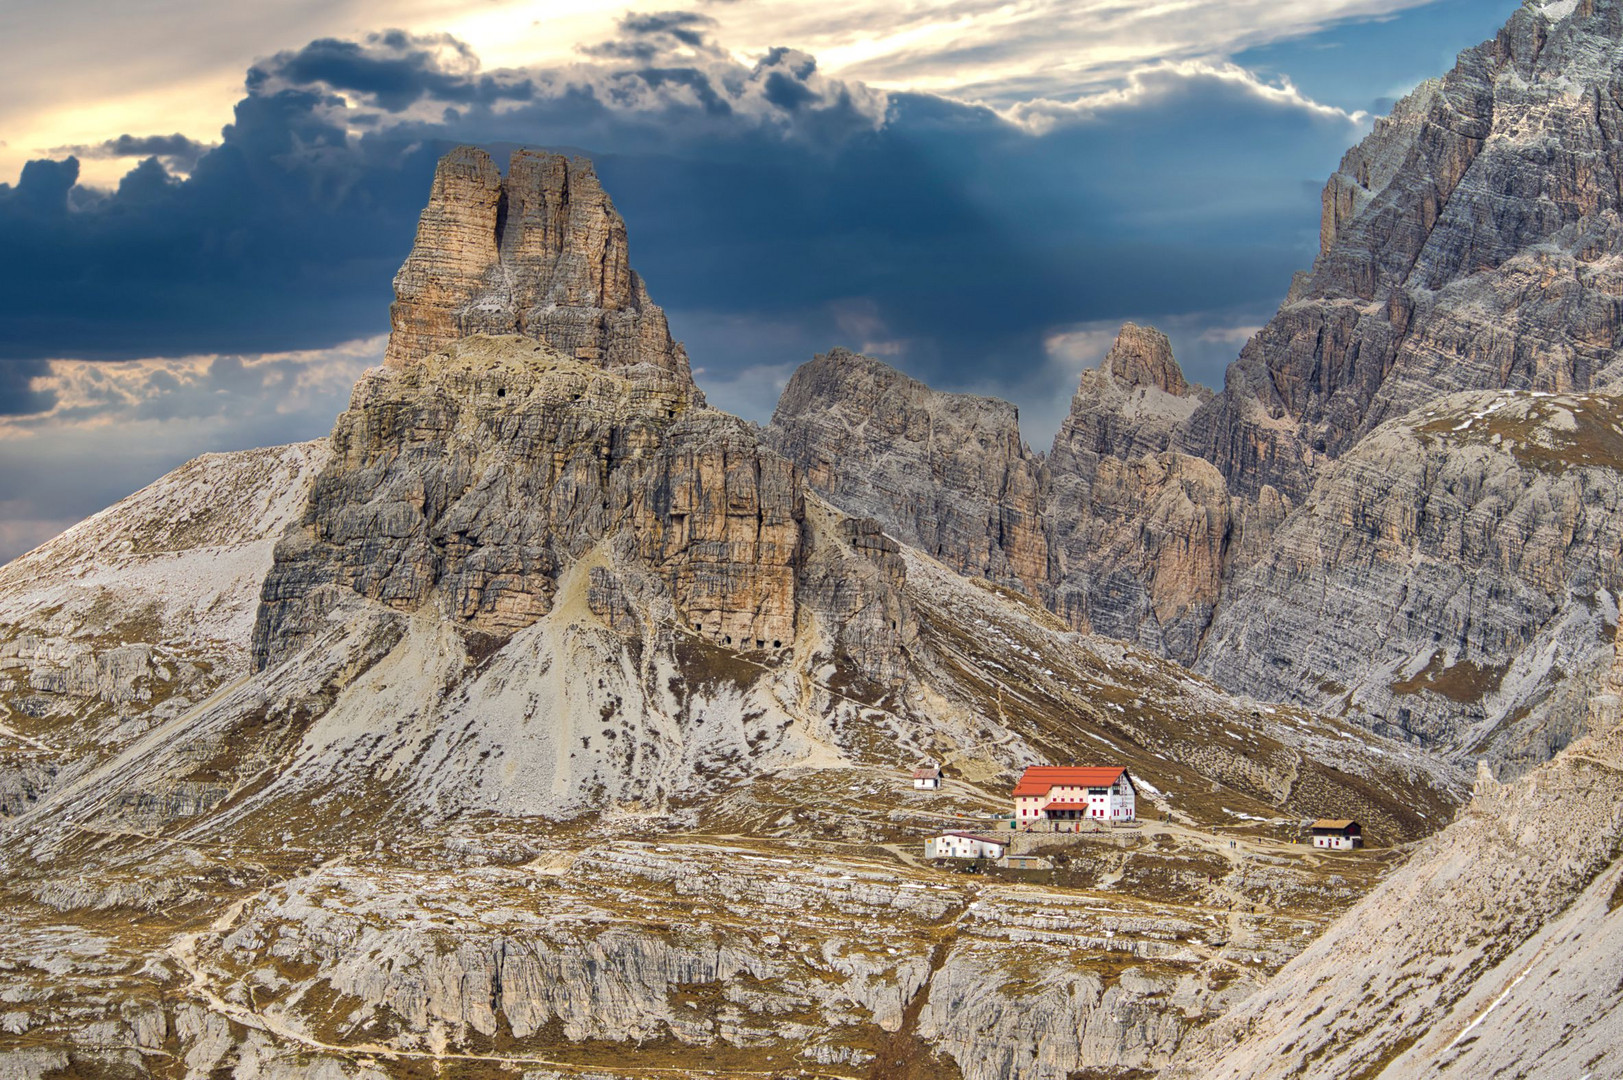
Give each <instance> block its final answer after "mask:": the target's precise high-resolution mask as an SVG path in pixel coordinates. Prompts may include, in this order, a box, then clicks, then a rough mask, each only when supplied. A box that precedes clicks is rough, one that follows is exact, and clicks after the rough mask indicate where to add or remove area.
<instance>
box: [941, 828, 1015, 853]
mask: <svg viewBox="0 0 1623 1080" xmlns="http://www.w3.org/2000/svg"><path fill="white" fill-rule="evenodd" d="M1008 850H1009V845H1008V844H1006V843H1004V842H1003V841H1001V840H989V839H987V838H986V837H984V836H976V835H975V834H973V833H962V832H950V833H942V834H941V835H940V836H932V837H930V839H928V840H926V841H925V842H924V857H925V858H926V859H1001V858H1003V855H1004V853H1005V852H1007V851H1008Z"/></svg>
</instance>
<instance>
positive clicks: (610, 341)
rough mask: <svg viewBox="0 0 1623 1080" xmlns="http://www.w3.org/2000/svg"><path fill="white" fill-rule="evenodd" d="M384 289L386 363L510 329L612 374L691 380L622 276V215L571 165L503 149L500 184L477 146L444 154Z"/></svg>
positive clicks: (642, 294)
mask: <svg viewBox="0 0 1623 1080" xmlns="http://www.w3.org/2000/svg"><path fill="white" fill-rule="evenodd" d="M394 292H395V301H394V304H393V305H392V306H391V307H390V309H389V327H390V330H389V346H388V350H387V352H385V354H384V362H385V363H386V364H387V365H388V366H390V367H399V366H401V365H402V364H405V363H406V362H408V361H411V360H419V359H422V358H423V357H425V356H427V355H429V354H430V353H433V352H435V351H436V350H438V349H442V348H444V347H445V346H447V345H449V344H450V343H451V342H453V341H456V340H457V339H459V338H463V337H466V336H468V335H469V334H522V335H524V336H525V337H532V338H536V339H538V340H540V341H544V342H546V343H547V344H549V345H551V346H553V347H554V348H555V349H557V350H558V351H560V352H562V353H564V354H565V355H567V356H570V357H573V358H574V359H576V360H581V361H584V362H586V363H590V364H595V365H597V366H599V367H602V368H604V369H606V370H608V371H611V372H615V373H617V374H625V373H627V372H629V371H631V370H633V369H638V368H654V369H659V370H661V371H664V372H667V373H670V374H673V375H676V376H677V377H679V378H680V379H681V381H683V382H691V381H692V376H691V373H690V371H689V367H688V358H687V353H686V352H685V351H684V350H683V348H682V346H681V345H679V344H678V343H677V342H675V341H674V340H672V338H671V331H670V327H669V326H668V325H667V324H666V322H665V313H664V312H663V311H661V310H660V308H659V307H658V305H656V304H655V303H654V302H653V301H652V300H650V299H649V298H648V290H647V289H646V288H644V286H643V282H642V279H641V278H640V277H638V276H637V274H636V272H635V271H633V270H632V269H631V263H630V256H629V253H628V249H627V244H626V223H625V220H624V219H623V218H621V217H620V215H619V213H618V212H617V211H616V210H615V209H614V204H613V203H612V202H610V201H609V197H608V195H606V194H604V192H603V186H602V185H601V184H600V183H598V179H597V175H596V173H594V172H593V171H592V163H591V162H590V161H587V160H585V159H583V158H565V157H562V156H561V155H558V154H547V153H541V152H537V151H534V150H515V151H514V152H513V156H512V159H511V161H510V162H509V164H508V169H507V176H506V177H505V178H504V177H503V176H502V175H501V173H500V172H499V171H498V170H497V168H496V163H495V162H493V161H492V160H491V158H490V155H489V154H487V153H485V151H483V150H480V149H478V148H477V147H472V146H462V147H458V148H457V149H455V150H453V151H451V152H450V153H449V154H446V155H445V157H443V158H441V159H440V163H439V167H438V168H437V169H436V170H435V172H434V186H433V190H432V192H431V193H430V195H429V200H428V206H427V207H426V208H425V209H424V210H423V213H422V217H421V218H420V219H419V221H418V223H417V239H416V242H415V243H414V244H413V245H412V249H411V254H410V255H409V256H408V257H407V258H406V262H405V264H404V265H403V266H401V268H400V272H399V273H398V274H396V275H395V279H394Z"/></svg>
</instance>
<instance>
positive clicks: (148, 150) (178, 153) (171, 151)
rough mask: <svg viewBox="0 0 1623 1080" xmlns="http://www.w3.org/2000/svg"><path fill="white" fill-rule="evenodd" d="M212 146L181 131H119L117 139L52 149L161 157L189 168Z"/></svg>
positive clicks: (87, 154)
mask: <svg viewBox="0 0 1623 1080" xmlns="http://www.w3.org/2000/svg"><path fill="white" fill-rule="evenodd" d="M209 149H210V148H209V146H208V145H207V144H206V143H200V142H198V141H197V140H195V139H189V138H187V137H186V136H184V135H181V134H178V133H177V134H174V135H120V136H119V137H118V138H116V139H107V140H105V141H104V142H99V143H95V144H93V145H86V146H60V147H57V148H56V149H55V150H53V151H52V153H55V154H73V155H76V156H78V157H81V158H162V159H163V160H164V161H165V162H166V163H167V164H169V165H170V166H171V167H173V168H176V169H180V170H182V171H190V170H191V168H192V166H194V165H196V164H197V159H198V158H200V157H202V156H203V155H204V154H206V153H208V151H209Z"/></svg>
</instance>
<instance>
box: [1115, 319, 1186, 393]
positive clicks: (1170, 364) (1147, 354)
mask: <svg viewBox="0 0 1623 1080" xmlns="http://www.w3.org/2000/svg"><path fill="white" fill-rule="evenodd" d="M1104 368H1105V370H1106V371H1108V372H1110V374H1111V375H1113V376H1115V377H1116V378H1117V379H1120V380H1121V381H1122V382H1124V383H1127V384H1128V385H1129V386H1153V387H1155V388H1156V389H1157V390H1161V391H1163V392H1165V393H1168V394H1172V395H1173V396H1175V397H1182V396H1183V395H1185V394H1187V393H1188V392H1189V384H1188V383H1187V382H1186V381H1184V377H1183V369H1182V368H1180V367H1179V366H1178V362H1177V361H1176V360H1174V359H1173V358H1172V342H1170V341H1168V340H1167V336H1166V335H1165V334H1163V333H1161V331H1159V330H1157V329H1155V328H1154V327H1153V326H1139V325H1138V324H1136V323H1127V324H1126V325H1124V326H1123V327H1122V328H1121V333H1120V334H1118V335H1116V344H1115V345H1114V346H1112V347H1111V349H1110V354H1109V355H1108V356H1106V357H1105V362H1104Z"/></svg>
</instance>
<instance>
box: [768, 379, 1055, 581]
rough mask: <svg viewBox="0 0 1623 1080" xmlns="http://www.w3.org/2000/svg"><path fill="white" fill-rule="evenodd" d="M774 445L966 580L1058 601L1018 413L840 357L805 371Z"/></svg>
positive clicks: (1035, 473)
mask: <svg viewBox="0 0 1623 1080" xmlns="http://www.w3.org/2000/svg"><path fill="white" fill-rule="evenodd" d="M764 438H765V439H766V440H767V442H768V443H770V444H771V445H772V446H773V447H774V448H775V449H776V450H777V451H778V452H779V453H781V454H783V455H784V456H785V457H787V458H788V459H789V460H791V461H793V462H795V464H796V465H798V466H799V467H800V469H801V471H802V472H803V473H804V474H805V476H806V480H807V482H808V483H809V484H810V485H811V487H812V489H813V490H815V491H817V492H818V493H819V494H822V495H824V496H825V497H827V498H828V499H829V500H830V501H832V502H833V503H834V504H835V505H836V506H838V507H840V508H841V509H842V510H845V511H846V512H848V513H851V514H856V515H858V516H863V517H872V518H874V519H876V520H878V521H880V522H881V523H883V525H884V528H885V529H886V530H888V531H889V532H890V533H891V534H892V535H893V536H895V537H896V539H898V540H900V541H901V542H903V543H905V544H908V545H910V546H913V547H917V548H919V549H920V550H922V551H925V552H927V553H929V554H931V555H933V556H935V557H936V558H938V559H940V560H941V561H942V562H944V563H946V564H947V565H948V566H951V567H952V568H953V569H955V570H958V571H960V572H961V573H966V574H971V575H974V576H976V577H983V578H987V579H989V580H991V581H996V582H998V583H999V584H1003V585H1007V586H1011V587H1014V588H1017V589H1020V590H1022V591H1025V592H1028V593H1030V594H1031V595H1033V596H1043V595H1045V594H1046V591H1047V586H1048V544H1047V540H1046V538H1045V537H1044V535H1043V524H1042V488H1043V473H1042V466H1041V463H1040V462H1039V461H1038V460H1037V458H1036V457H1035V456H1034V455H1033V454H1032V453H1031V451H1030V450H1029V449H1028V448H1027V446H1026V445H1025V443H1024V442H1022V441H1021V438H1020V423H1019V413H1018V411H1017V410H1016V409H1015V407H1014V406H1013V405H1010V404H1009V403H1007V402H1004V401H998V400H996V399H993V398H985V397H977V396H975V395H971V394H948V393H943V392H941V391H938V390H932V389H930V388H929V387H928V386H925V385H924V384H923V383H921V382H919V381H917V380H915V379H910V378H908V377H907V376H906V375H903V374H902V373H901V372H899V371H897V370H896V369H895V368H893V367H891V366H890V365H888V364H885V363H882V362H881V361H878V360H874V359H872V358H870V357H866V356H859V355H857V354H856V353H853V352H850V351H848V350H845V349H834V350H831V351H830V352H829V353H827V354H826V355H823V356H819V357H817V358H816V359H814V360H812V361H811V362H809V363H806V364H803V365H801V366H800V367H799V368H798V369H797V370H796V371H795V373H794V375H793V377H792V378H791V379H790V380H789V385H788V387H787V388H786V389H785V390H784V392H783V396H782V397H781V398H780V399H779V401H778V407H777V411H776V412H774V413H773V415H772V424H771V426H770V427H768V428H767V429H766V430H765V432H764Z"/></svg>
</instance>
